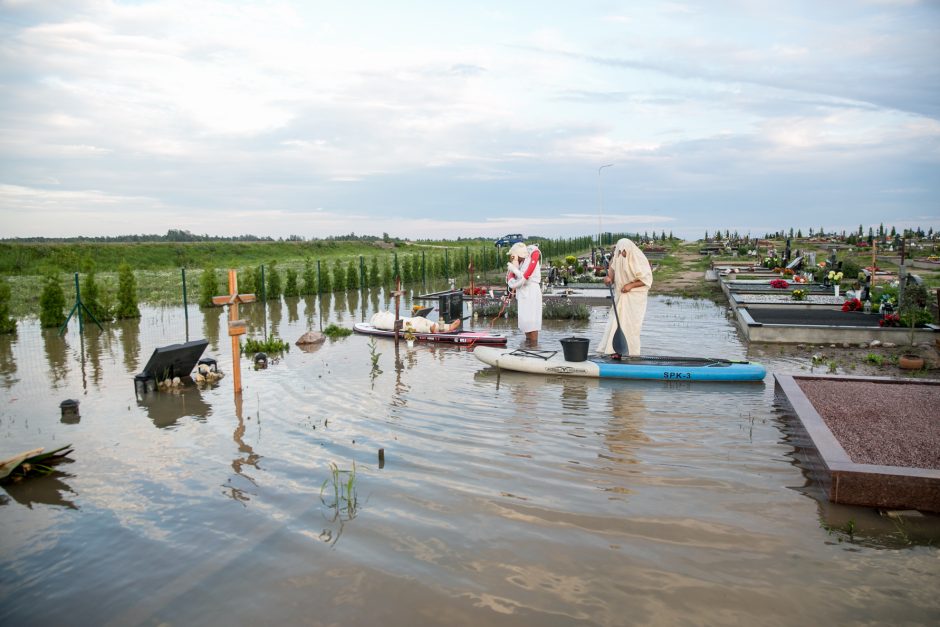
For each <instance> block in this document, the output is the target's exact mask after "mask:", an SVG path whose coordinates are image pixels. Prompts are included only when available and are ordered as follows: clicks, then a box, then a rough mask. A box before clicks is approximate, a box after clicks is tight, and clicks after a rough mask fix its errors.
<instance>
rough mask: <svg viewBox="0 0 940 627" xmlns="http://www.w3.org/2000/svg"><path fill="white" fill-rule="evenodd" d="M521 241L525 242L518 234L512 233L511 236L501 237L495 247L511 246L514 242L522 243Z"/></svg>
mask: <svg viewBox="0 0 940 627" xmlns="http://www.w3.org/2000/svg"><path fill="white" fill-rule="evenodd" d="M523 241H525V238H524V237H522V235H520V234H519V233H513V234H511V235H503V236H502V237H501V238H499V239H498V240H496V246H497V247H502V246H512V245H513V244H515V243H516V242H523Z"/></svg>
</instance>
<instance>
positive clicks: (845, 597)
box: [0, 292, 940, 626]
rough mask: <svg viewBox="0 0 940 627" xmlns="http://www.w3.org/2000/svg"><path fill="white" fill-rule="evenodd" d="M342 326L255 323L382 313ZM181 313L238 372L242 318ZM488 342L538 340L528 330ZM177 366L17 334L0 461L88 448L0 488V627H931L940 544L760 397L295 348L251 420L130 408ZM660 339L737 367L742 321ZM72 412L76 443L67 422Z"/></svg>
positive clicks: (114, 329)
mask: <svg viewBox="0 0 940 627" xmlns="http://www.w3.org/2000/svg"><path fill="white" fill-rule="evenodd" d="M335 300H336V302H332V299H329V298H328V299H325V300H323V301H321V300H319V299H314V298H310V299H299V300H291V301H288V302H286V303H284V304H275V305H269V306H268V307H267V310H265V309H264V308H263V307H262V306H261V305H259V304H256V305H251V306H248V307H244V308H243V312H244V313H245V314H246V316H245V317H247V318H248V319H249V323H250V328H251V329H252V330H253V331H252V333H253V335H261V334H262V329H263V328H264V326H265V325H267V329H268V332H269V333H276V334H277V335H278V336H280V337H282V338H284V339H285V340H287V341H289V342H290V343H291V344H293V342H294V340H296V339H297V338H298V337H299V336H300V335H301V334H302V333H303V332H304V331H306V330H308V329H318V328H321V326H325V325H326V324H327V323H329V322H335V323H337V324H340V325H343V326H352V324H353V323H354V322H356V321H359V320H362V319H368V317H369V316H370V315H371V313H372V312H373V311H374V310H376V309H378V308H379V307H383V308H384V307H386V306H387V303H386V301H385V299H384V297H382V296H381V295H380V294H379V293H377V292H371V293H367V294H366V295H365V296H361V295H359V294H355V293H350V294H347V295H340V296H339V297H337V298H336V299H335ZM410 304H411V303H410V302H409V301H408V300H407V299H406V300H405V302H404V303H403V310H405V311H406V310H407V308H408V307H409V306H410ZM189 314H190V319H189V337H190V339H195V338H200V337H206V338H207V339H209V342H210V346H209V349H208V350H207V355H209V356H212V357H215V358H217V359H218V360H219V365H220V367H221V369H222V370H224V371H225V372H226V373H230V372H231V354H230V341H229V338H228V337H227V335H224V333H225V328H226V327H225V323H224V314H223V313H222V312H221V310H208V311H205V312H201V311H200V310H199V309H198V308H195V307H191V308H190V310H189ZM203 314H206V315H205V316H204V315H203ZM606 316H607V311H606V309H605V308H596V309H594V310H593V313H592V318H591V320H590V321H585V322H573V323H567V322H566V323H557V322H554V323H546V329H545V330H543V333H542V338H541V344H542V346H543V347H548V348H559V344H558V339H560V338H562V337H566V336H568V335H571V334H578V335H582V336H587V337H590V338H592V339H593V340H594V341H596V340H597V339H598V338H599V336H600V334H601V331H602V329H603V325H604V324H605V322H606ZM488 323H489V321H488V320H477V321H474V322H473V323H472V324H473V325H474V326H475V327H476V328H486V327H487V325H488ZM495 328H496V329H498V330H499V331H502V332H505V333H507V334H509V335H510V340H509V342H510V346H517V345H519V344H520V343H521V340H522V338H521V336H520V334H519V333H518V332H517V331H515V330H514V329H513V328H512V327H511V325H510V323H507V322H506V321H502V320H500V321H498V322H497V323H496V325H495ZM185 339H186V327H185V322H184V317H183V311H182V308H176V309H172V308H170V309H162V308H161V309H157V308H143V318H142V319H141V320H140V321H130V322H122V323H114V324H112V325H108V326H106V331H105V332H104V333H101V332H99V331H98V330H97V329H95V328H93V327H92V328H89V329H87V330H86V333H85V336H84V340H83V341H82V340H81V339H80V337H79V333H78V330H77V328H76V326H75V325H72V326H71V328H70V329H69V331H68V333H67V334H66V336H65V337H64V338H59V337H57V336H56V334H55V332H54V331H53V332H42V331H40V329H39V328H38V325H37V323H36V322H35V321H24V322H21V324H20V328H19V332H18V334H17V335H16V336H12V337H11V336H0V390H2V391H0V457H5V456H7V455H12V454H13V453H15V452H18V451H20V450H26V449H30V448H34V447H37V446H46V447H54V446H61V445H63V444H67V443H71V444H72V445H74V448H75V450H74V453H73V454H72V458H73V459H74V461H73V462H72V463H68V464H63V465H61V466H59V472H57V473H56V474H54V475H52V476H50V477H46V478H41V479H33V480H30V481H27V482H23V483H21V484H18V485H13V486H7V487H6V489H5V492H3V491H0V526H2V534H0V623H2V624H8V625H14V624H27V623H30V624H39V623H44V622H51V623H56V624H61V623H63V622H66V623H70V624H95V625H136V624H143V625H150V624H167V625H194V624H272V623H278V622H283V623H284V624H311V625H354V624H381V625H389V626H391V625H408V626H411V625H422V624H439V625H572V624H590V625H625V624H638V623H639V624H643V623H647V624H648V623H654V624H674V623H682V624H727V623H740V624H762V625H789V624H792V625H804V624H817V623H850V622H852V623H854V622H866V623H868V622H873V623H892V624H898V623H910V624H918V623H920V624H930V623H933V624H936V621H937V620H938V618H940V596H938V595H937V590H940V548H938V547H940V517H937V516H928V517H925V518H921V519H907V521H906V522H899V521H895V520H892V519H889V518H884V517H881V516H880V515H879V513H878V512H877V510H871V509H867V508H857V507H842V506H834V505H831V504H829V503H828V502H827V501H826V500H825V498H824V497H823V495H822V493H821V491H820V490H819V488H818V487H816V486H815V485H814V484H813V483H812V482H811V481H810V480H809V479H808V478H807V475H806V473H805V472H804V469H803V468H802V467H801V465H800V462H799V452H798V446H797V445H796V444H795V442H796V439H795V438H796V436H795V435H793V434H791V432H790V427H789V426H788V425H789V423H788V415H787V413H786V410H785V409H783V408H781V407H779V406H778V404H777V402H776V401H775V398H774V389H773V379H772V377H771V376H769V375H768V377H767V379H766V381H764V382H763V383H751V384H721V383H712V384H705V383H688V382H683V383H676V382H660V381H646V382H630V381H597V380H585V379H573V378H564V377H553V376H536V375H522V374H517V375H514V374H512V373H506V372H503V373H501V374H499V375H498V374H497V373H496V372H495V371H494V370H492V369H490V368H488V367H486V366H484V365H483V364H481V363H480V362H479V361H477V360H476V359H475V358H474V357H473V355H472V353H471V352H468V351H467V350H466V349H463V348H458V347H447V346H430V345H420V344H419V345H418V346H417V347H416V348H414V349H411V350H409V349H407V348H406V347H405V345H404V343H402V346H401V349H400V350H399V351H398V353H396V351H395V349H394V344H393V343H392V342H391V341H390V340H383V339H378V340H375V342H374V346H375V348H374V352H375V354H376V355H377V357H376V359H377V364H376V367H375V368H373V357H372V354H373V349H370V339H369V338H366V337H362V336H355V335H354V336H351V337H348V338H344V339H340V340H337V341H327V343H326V344H324V345H322V346H320V347H319V348H317V349H316V350H314V351H312V352H303V351H301V350H299V349H298V348H297V347H296V346H292V348H291V350H290V352H289V353H287V354H286V356H284V357H283V359H281V360H280V361H279V362H277V363H274V364H272V365H271V366H269V367H268V368H267V369H266V370H258V371H255V370H253V369H252V368H251V367H250V362H248V361H243V362H242V364H243V365H242V372H243V379H244V387H245V390H244V393H243V395H242V399H241V402H240V403H237V402H236V401H235V398H234V395H233V393H232V380H231V377H230V376H229V377H226V378H225V379H223V380H222V381H221V382H219V383H218V384H217V385H215V386H213V387H209V388H206V389H202V390H200V389H196V388H189V389H186V390H184V391H183V392H182V393H178V394H173V393H160V394H151V395H149V396H145V397H138V396H137V395H135V391H134V386H133V383H132V379H133V375H134V374H135V373H136V372H139V371H140V369H141V368H142V367H143V364H144V363H145V362H146V360H147V358H148V357H149V355H150V353H151V352H152V351H153V349H154V348H155V347H157V346H161V345H165V344H170V343H176V342H180V341H183V340H185ZM643 341H644V352H646V353H649V354H660V355H676V354H681V355H694V356H720V357H729V358H744V357H746V355H747V349H746V347H745V346H744V345H743V344H742V343H741V340H740V339H739V338H738V335H737V334H736V332H735V330H734V328H733V326H732V323H731V322H730V320H729V319H728V317H727V315H726V312H725V308H723V307H719V306H716V305H714V304H712V303H709V302H703V301H690V300H683V299H676V298H671V299H670V298H663V297H657V298H653V299H651V302H650V308H649V312H648V314H647V324H646V326H645V328H644V334H643ZM763 363H765V365H766V366H768V370H769V371H771V372H773V371H774V370H777V371H789V372H794V371H797V370H798V369H799V367H800V365H799V364H798V362H796V361H787V360H786V359H785V358H782V357H781V358H780V359H779V360H776V361H775V360H773V359H763ZM67 398H76V399H78V400H79V401H80V402H81V406H80V411H81V417H80V419H79V420H77V421H75V420H63V419H62V418H61V417H60V411H59V406H58V405H59V403H60V402H61V401H62V400H64V399H67ZM379 449H384V465H382V466H381V467H380V465H379V462H378V450H379ZM334 466H335V469H336V471H337V474H336V475H335V478H334V475H333V468H334ZM353 468H354V469H355V475H354V476H353V475H352V474H351V472H350V471H352V470H353ZM350 479H351V481H350ZM350 483H351V484H352V492H348V491H347V490H348V487H349V485H350ZM337 496H338V497H339V498H338V500H337Z"/></svg>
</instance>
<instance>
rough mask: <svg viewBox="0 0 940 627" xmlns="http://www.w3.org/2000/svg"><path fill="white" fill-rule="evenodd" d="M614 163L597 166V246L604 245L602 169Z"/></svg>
mask: <svg viewBox="0 0 940 627" xmlns="http://www.w3.org/2000/svg"><path fill="white" fill-rule="evenodd" d="M613 165H614V164H613V163H608V164H606V165H602V166H601V167H599V168H597V247H598V248H602V247H603V245H604V244H603V240H602V239H601V233H603V224H602V219H603V215H604V201H603V197H602V195H601V170H603V169H604V168H609V167H611V166H613Z"/></svg>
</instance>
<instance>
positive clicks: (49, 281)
mask: <svg viewBox="0 0 940 627" xmlns="http://www.w3.org/2000/svg"><path fill="white" fill-rule="evenodd" d="M63 322H65V292H63V291H62V283H61V282H60V281H59V277H58V276H57V275H56V274H54V273H53V274H48V275H46V278H45V285H43V287H42V294H41V295H40V296H39V324H41V325H42V326H43V327H58V326H62V323H63Z"/></svg>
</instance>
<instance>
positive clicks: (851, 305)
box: [842, 298, 864, 311]
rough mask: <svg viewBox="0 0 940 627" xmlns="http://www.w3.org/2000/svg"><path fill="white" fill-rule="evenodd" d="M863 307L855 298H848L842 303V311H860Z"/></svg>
mask: <svg viewBox="0 0 940 627" xmlns="http://www.w3.org/2000/svg"><path fill="white" fill-rule="evenodd" d="M863 307H864V306H863V305H862V301H860V300H859V299H857V298H850V299H849V300H847V301H845V302H844V303H842V311H861V310H862V308H863Z"/></svg>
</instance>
